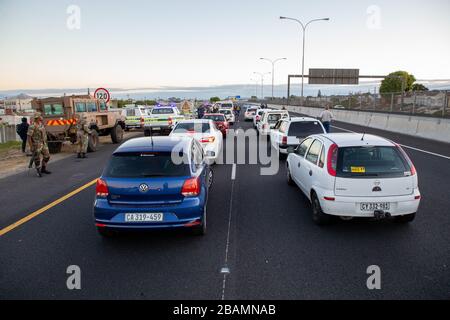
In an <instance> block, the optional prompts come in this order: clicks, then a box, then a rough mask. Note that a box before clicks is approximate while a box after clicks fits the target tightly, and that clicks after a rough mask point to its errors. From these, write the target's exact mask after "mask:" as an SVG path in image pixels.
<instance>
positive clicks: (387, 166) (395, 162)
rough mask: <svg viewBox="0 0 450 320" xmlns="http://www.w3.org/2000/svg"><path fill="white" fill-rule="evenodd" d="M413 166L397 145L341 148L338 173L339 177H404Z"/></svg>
mask: <svg viewBox="0 0 450 320" xmlns="http://www.w3.org/2000/svg"><path fill="white" fill-rule="evenodd" d="M410 171H411V167H410V165H409V163H408V161H407V159H405V157H404V156H403V154H402V153H401V151H400V150H399V149H398V148H396V147H389V146H386V147H385V146H371V147H344V148H339V151H338V163H337V170H336V173H337V175H338V176H339V177H404V176H406V175H407V174H408V172H410Z"/></svg>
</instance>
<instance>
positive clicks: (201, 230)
mask: <svg viewBox="0 0 450 320" xmlns="http://www.w3.org/2000/svg"><path fill="white" fill-rule="evenodd" d="M192 233H193V234H194V235H196V236H204V235H205V234H206V206H205V209H204V213H203V219H202V224H201V225H199V226H196V227H194V229H193V230H192Z"/></svg>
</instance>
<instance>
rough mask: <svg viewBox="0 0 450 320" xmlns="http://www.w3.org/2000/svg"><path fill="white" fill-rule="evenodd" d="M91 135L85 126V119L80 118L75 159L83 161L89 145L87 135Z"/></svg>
mask: <svg viewBox="0 0 450 320" xmlns="http://www.w3.org/2000/svg"><path fill="white" fill-rule="evenodd" d="M90 134H91V130H89V127H88V125H87V118H86V117H82V118H80V121H79V122H78V125H77V144H78V148H77V153H78V155H77V158H78V159H81V158H82V159H85V158H87V156H86V153H87V148H88V143H89V135H90Z"/></svg>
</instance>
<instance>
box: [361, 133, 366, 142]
mask: <svg viewBox="0 0 450 320" xmlns="http://www.w3.org/2000/svg"><path fill="white" fill-rule="evenodd" d="M365 135H366V133H365V132H364V133H363V135H362V138H361V141H364V136H365Z"/></svg>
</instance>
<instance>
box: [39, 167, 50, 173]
mask: <svg viewBox="0 0 450 320" xmlns="http://www.w3.org/2000/svg"><path fill="white" fill-rule="evenodd" d="M41 173H45V174H52V173H51V172H50V171H48V170H47V168H46V167H42V169H41Z"/></svg>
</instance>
